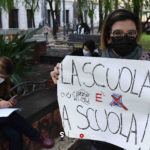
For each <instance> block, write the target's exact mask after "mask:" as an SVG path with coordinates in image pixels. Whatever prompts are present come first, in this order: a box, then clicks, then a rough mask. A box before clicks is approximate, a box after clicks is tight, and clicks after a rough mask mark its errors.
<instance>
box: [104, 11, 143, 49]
mask: <svg viewBox="0 0 150 150" xmlns="http://www.w3.org/2000/svg"><path fill="white" fill-rule="evenodd" d="M128 19H129V20H131V21H133V22H134V23H135V25H136V30H137V38H136V39H137V41H138V40H139V38H140V35H141V22H140V20H139V18H138V17H137V16H136V15H135V14H134V13H132V12H130V11H128V10H126V9H117V10H115V11H113V12H112V13H111V14H110V15H109V16H108V17H107V18H106V20H105V22H104V24H103V27H102V34H101V49H102V50H106V48H107V46H108V44H107V40H108V39H109V38H110V32H111V29H112V26H113V24H114V23H116V22H117V21H123V20H128Z"/></svg>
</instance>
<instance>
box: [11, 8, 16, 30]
mask: <svg viewBox="0 0 150 150" xmlns="http://www.w3.org/2000/svg"><path fill="white" fill-rule="evenodd" d="M9 28H18V9H13V10H11V11H10V12H9Z"/></svg>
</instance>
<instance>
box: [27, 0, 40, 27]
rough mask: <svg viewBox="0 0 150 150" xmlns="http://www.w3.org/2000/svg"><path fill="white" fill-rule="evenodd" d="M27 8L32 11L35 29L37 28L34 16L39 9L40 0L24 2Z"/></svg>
mask: <svg viewBox="0 0 150 150" xmlns="http://www.w3.org/2000/svg"><path fill="white" fill-rule="evenodd" d="M24 3H25V7H26V8H27V9H30V10H31V19H32V24H33V27H34V28H35V19H34V14H35V12H36V11H37V10H38V8H39V0H24Z"/></svg>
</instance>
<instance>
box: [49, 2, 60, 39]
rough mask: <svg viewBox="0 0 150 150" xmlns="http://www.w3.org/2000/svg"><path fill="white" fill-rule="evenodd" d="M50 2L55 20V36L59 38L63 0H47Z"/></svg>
mask: <svg viewBox="0 0 150 150" xmlns="http://www.w3.org/2000/svg"><path fill="white" fill-rule="evenodd" d="M46 1H47V2H48V4H49V7H50V11H51V16H52V20H53V36H54V38H57V31H58V26H59V18H60V5H61V0H46Z"/></svg>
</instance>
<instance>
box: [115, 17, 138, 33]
mask: <svg viewBox="0 0 150 150" xmlns="http://www.w3.org/2000/svg"><path fill="white" fill-rule="evenodd" d="M116 29H120V30H123V31H124V32H126V31H128V30H136V25H135V23H134V22H133V21H132V20H123V21H117V22H115V23H114V24H113V25H112V31H114V30H116Z"/></svg>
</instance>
